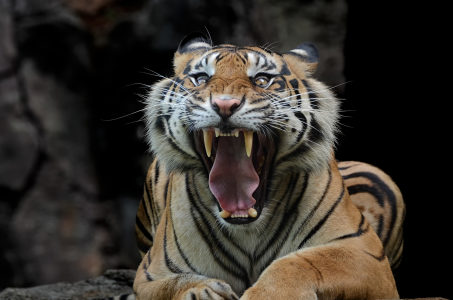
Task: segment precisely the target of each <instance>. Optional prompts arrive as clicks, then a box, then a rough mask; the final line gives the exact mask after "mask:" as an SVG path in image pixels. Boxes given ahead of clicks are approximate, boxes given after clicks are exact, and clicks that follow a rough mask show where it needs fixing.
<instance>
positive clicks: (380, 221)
mask: <svg viewBox="0 0 453 300" xmlns="http://www.w3.org/2000/svg"><path fill="white" fill-rule="evenodd" d="M383 229H384V216H383V215H380V216H379V224H378V228H377V232H376V234H377V235H378V236H379V239H380V240H381V241H382V240H383V236H382V230H383ZM391 230H392V228H390V229H389V232H387V234H390V231H391Z"/></svg>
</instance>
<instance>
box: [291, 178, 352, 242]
mask: <svg viewBox="0 0 453 300" xmlns="http://www.w3.org/2000/svg"><path fill="white" fill-rule="evenodd" d="M344 192H345V188H344V185H343V186H342V189H341V193H340V196H339V197H338V198H337V200H336V201H335V203H334V204H333V205H332V206H331V207H330V209H329V211H328V212H327V213H326V214H325V215H324V217H323V218H322V219H321V220H320V221H319V222H318V224H316V225H315V226H314V227H313V228H312V230H311V231H310V232H309V233H308V234H307V236H306V237H305V238H304V239H303V240H302V242H301V243H300V244H299V247H298V249H300V248H302V247H303V246H304V245H305V244H306V243H307V242H308V241H309V240H310V239H311V237H312V236H313V235H315V234H316V233H317V232H318V231H319V229H320V228H321V227H322V225H324V223H325V222H326V221H327V219H328V218H329V217H330V215H331V214H332V213H333V211H334V210H335V208H336V207H337V206H338V204H339V203H340V202H341V200H342V199H343V197H344Z"/></svg>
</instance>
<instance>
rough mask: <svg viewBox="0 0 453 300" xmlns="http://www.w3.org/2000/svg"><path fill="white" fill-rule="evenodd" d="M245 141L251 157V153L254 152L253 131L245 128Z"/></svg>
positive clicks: (247, 151)
mask: <svg viewBox="0 0 453 300" xmlns="http://www.w3.org/2000/svg"><path fill="white" fill-rule="evenodd" d="M244 142H245V152H246V153H247V156H248V157H250V154H252V145H253V131H249V130H244Z"/></svg>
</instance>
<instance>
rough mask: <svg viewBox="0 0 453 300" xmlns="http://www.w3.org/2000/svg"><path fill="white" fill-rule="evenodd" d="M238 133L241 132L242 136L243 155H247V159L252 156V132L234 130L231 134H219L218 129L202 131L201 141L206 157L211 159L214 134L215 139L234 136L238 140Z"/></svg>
mask: <svg viewBox="0 0 453 300" xmlns="http://www.w3.org/2000/svg"><path fill="white" fill-rule="evenodd" d="M239 132H242V133H243V134H244V144H245V153H246V154H247V157H250V155H251V154H252V146H253V131H251V130H239V129H234V130H233V131H231V132H221V131H220V129H219V128H214V129H203V140H204V148H205V150H206V155H207V156H208V157H211V153H212V140H213V138H214V134H215V137H216V138H218V137H219V136H234V137H237V138H238V137H239Z"/></svg>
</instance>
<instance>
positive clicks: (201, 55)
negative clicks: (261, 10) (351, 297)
mask: <svg viewBox="0 0 453 300" xmlns="http://www.w3.org/2000/svg"><path fill="white" fill-rule="evenodd" d="M316 65H317V52H316V49H315V48H314V47H313V46H312V45H309V44H303V45H301V46H299V47H298V48H297V49H294V50H292V51H290V52H288V53H285V54H279V53H276V52H272V51H269V50H266V49H263V48H260V47H237V46H233V45H220V46H215V47H213V46H211V45H209V44H208V43H207V42H206V41H204V40H202V39H200V38H195V39H192V40H188V41H185V42H183V43H182V44H181V45H180V47H179V49H178V51H177V52H176V54H175V58H174V67H175V74H174V77H172V78H165V79H163V80H161V81H160V82H158V83H156V84H155V85H154V86H153V87H152V91H151V93H150V95H149V97H148V103H147V109H146V114H145V116H146V120H147V138H148V142H149V143H150V146H151V149H152V151H153V152H154V154H155V155H156V157H157V158H158V159H159V160H160V161H162V162H164V163H165V165H166V166H167V168H168V169H169V170H175V171H181V172H184V171H186V170H198V171H200V172H201V173H202V174H206V175H207V176H206V179H207V182H206V184H208V185H209V189H210V191H211V193H212V195H213V196H214V198H215V199H216V200H217V204H218V206H219V211H220V216H221V217H222V218H223V219H224V220H225V221H227V222H229V223H233V224H243V223H248V222H252V221H254V220H257V219H258V218H259V217H260V213H261V211H262V209H263V207H264V206H265V204H266V197H267V194H268V193H267V191H268V189H269V186H270V185H271V184H272V182H274V181H276V180H275V179H277V178H278V176H279V174H285V173H288V172H291V171H304V172H308V171H310V172H315V171H316V170H319V169H321V168H322V167H323V166H325V165H327V163H328V161H329V160H330V159H331V158H332V146H333V143H334V133H335V128H336V122H337V110H338V103H337V100H336V99H335V97H334V96H333V95H332V93H331V92H330V90H329V89H328V88H327V87H325V86H324V85H323V84H322V83H320V82H318V81H316V80H315V79H313V78H311V74H312V73H313V72H314V70H315V68H316Z"/></svg>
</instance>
